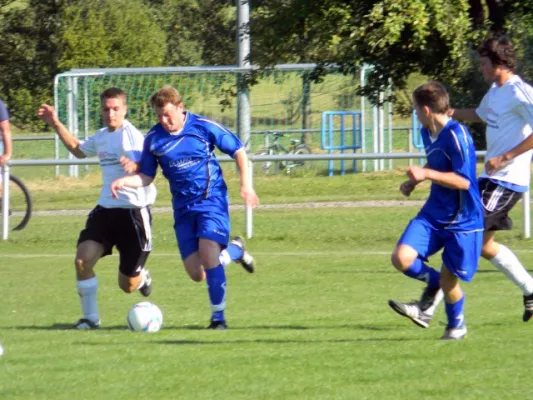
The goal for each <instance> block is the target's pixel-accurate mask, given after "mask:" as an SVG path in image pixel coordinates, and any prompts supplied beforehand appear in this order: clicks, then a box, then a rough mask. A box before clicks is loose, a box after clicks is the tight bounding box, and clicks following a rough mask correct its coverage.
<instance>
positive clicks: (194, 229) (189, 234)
mask: <svg viewBox="0 0 533 400" xmlns="http://www.w3.org/2000/svg"><path fill="white" fill-rule="evenodd" d="M174 232H175V233H176V240H177V241H178V248H179V250H180V254H181V259H182V260H185V259H186V258H187V257H189V256H190V255H191V254H193V253H195V252H197V251H198V240H199V239H200V238H202V239H209V240H212V241H214V242H217V243H219V244H220V245H221V246H222V247H226V246H227V245H228V241H229V234H230V220H229V204H228V198H227V196H216V197H209V198H207V199H205V200H201V201H198V202H196V203H192V204H189V205H187V206H185V207H181V208H179V209H177V210H174Z"/></svg>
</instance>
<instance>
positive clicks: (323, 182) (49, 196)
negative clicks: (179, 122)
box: [13, 165, 429, 210]
mask: <svg viewBox="0 0 533 400" xmlns="http://www.w3.org/2000/svg"><path fill="white" fill-rule="evenodd" d="M29 169H31V170H32V171H33V173H32V174H29V171H27V172H26V174H27V175H26V176H27V177H26V178H24V182H25V183H26V185H27V186H28V188H29V190H30V192H31V194H32V198H33V201H34V209H35V210H58V209H88V208H90V207H92V205H93V204H95V202H96V200H97V199H98V196H99V191H100V186H101V178H100V175H99V174H89V175H86V176H84V177H82V178H80V179H75V178H68V177H58V178H43V177H40V175H38V172H37V171H36V170H35V168H27V167H18V168H13V174H14V175H17V176H24V175H25V174H21V173H20V172H21V171H25V170H29ZM225 176H226V180H227V184H228V188H229V195H230V199H231V203H232V204H242V200H241V198H240V195H239V189H240V183H239V177H238V175H237V174H236V172H235V168H234V167H233V168H232V167H230V166H229V165H226V166H225ZM405 179H406V177H405V173H404V171H402V170H395V171H390V172H386V173H364V174H350V175H346V176H333V177H328V176H301V177H291V176H287V175H278V176H264V175H263V176H261V175H258V176H255V177H254V186H255V188H256V191H257V193H258V195H259V197H260V200H261V203H263V204H280V203H298V202H310V201H319V202H325V201H356V200H393V199H396V200H405V197H403V196H402V195H401V193H400V192H399V190H398V188H399V186H400V183H401V182H402V181H404V180H405ZM156 185H157V189H158V197H157V202H156V204H155V206H165V207H167V206H170V194H169V190H168V183H167V182H166V180H165V179H164V178H163V177H161V174H159V175H158V176H157V178H156ZM428 187H429V185H428V184H427V183H423V184H421V185H420V188H419V189H417V190H416V191H415V192H413V194H412V195H411V197H410V198H411V199H414V200H420V199H424V198H425V197H426V196H427V193H428V190H427V189H428Z"/></svg>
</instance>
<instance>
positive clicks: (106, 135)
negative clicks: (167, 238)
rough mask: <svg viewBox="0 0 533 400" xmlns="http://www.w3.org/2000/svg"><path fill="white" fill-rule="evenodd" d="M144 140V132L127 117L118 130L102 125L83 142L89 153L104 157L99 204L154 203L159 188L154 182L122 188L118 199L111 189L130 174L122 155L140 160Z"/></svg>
mask: <svg viewBox="0 0 533 400" xmlns="http://www.w3.org/2000/svg"><path fill="white" fill-rule="evenodd" d="M143 142H144V136H143V134H142V133H141V132H139V131H138V130H137V128H135V127H134V126H133V125H132V124H131V122H129V121H127V120H124V123H123V124H122V126H121V127H120V128H119V129H117V130H115V131H112V132H110V131H109V130H108V129H107V128H102V129H100V130H99V131H97V132H96V133H95V134H94V135H93V136H91V137H89V138H88V139H87V140H85V141H83V142H81V144H80V150H81V151H82V152H83V153H84V154H85V155H86V156H87V157H93V156H98V158H99V160H100V168H101V169H102V190H101V192H100V198H99V199H98V202H97V203H98V205H100V206H102V207H105V208H140V207H145V206H147V205H150V204H153V203H154V201H155V197H156V189H155V186H154V184H153V183H152V184H151V185H150V186H146V187H141V188H136V189H134V188H123V189H120V190H119V191H118V195H119V198H118V199H115V198H114V197H113V195H112V193H111V183H112V182H113V181H114V180H115V179H118V178H121V177H123V176H124V175H126V173H125V172H124V168H123V167H122V164H121V163H120V157H122V156H125V157H127V158H129V159H130V160H132V161H135V162H139V161H140V159H141V154H142V149H143Z"/></svg>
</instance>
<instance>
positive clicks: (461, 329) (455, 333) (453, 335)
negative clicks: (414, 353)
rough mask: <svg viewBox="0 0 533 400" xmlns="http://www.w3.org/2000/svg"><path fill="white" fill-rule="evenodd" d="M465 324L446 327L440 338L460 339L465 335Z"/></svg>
mask: <svg viewBox="0 0 533 400" xmlns="http://www.w3.org/2000/svg"><path fill="white" fill-rule="evenodd" d="M466 332H467V330H466V325H465V324H462V325H461V326H458V327H457V328H446V330H445V331H444V334H443V335H442V336H441V337H440V338H441V339H442V340H461V339H464V338H465V337H466Z"/></svg>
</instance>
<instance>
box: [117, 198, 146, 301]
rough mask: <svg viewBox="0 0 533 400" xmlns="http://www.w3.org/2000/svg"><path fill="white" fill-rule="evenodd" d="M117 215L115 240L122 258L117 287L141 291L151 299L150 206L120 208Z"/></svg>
mask: <svg viewBox="0 0 533 400" xmlns="http://www.w3.org/2000/svg"><path fill="white" fill-rule="evenodd" d="M116 214H117V215H116V223H115V224H114V225H115V230H114V237H115V244H116V246H117V250H118V252H119V255H120V261H119V273H118V285H119V287H120V288H121V289H122V291H124V292H125V293H131V292H133V291H134V290H137V289H138V290H139V292H141V294H142V295H143V296H145V297H148V296H149V295H150V294H151V293H152V277H151V275H150V272H149V271H148V269H146V261H147V259H148V256H149V254H150V251H151V250H152V229H151V219H152V218H151V215H150V210H149V209H148V208H147V207H145V208H132V209H117V210H116Z"/></svg>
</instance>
